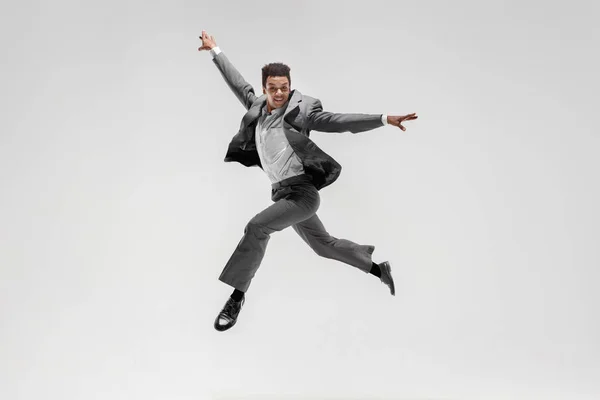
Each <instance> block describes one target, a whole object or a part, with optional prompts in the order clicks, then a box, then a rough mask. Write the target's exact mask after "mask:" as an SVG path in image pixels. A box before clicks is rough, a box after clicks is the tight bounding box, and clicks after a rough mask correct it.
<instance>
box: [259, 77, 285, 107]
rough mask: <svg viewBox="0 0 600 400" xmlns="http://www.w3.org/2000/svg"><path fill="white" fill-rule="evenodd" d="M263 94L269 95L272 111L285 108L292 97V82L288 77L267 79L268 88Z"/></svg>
mask: <svg viewBox="0 0 600 400" xmlns="http://www.w3.org/2000/svg"><path fill="white" fill-rule="evenodd" d="M263 94H266V95H267V102H268V103H269V107H270V108H271V109H275V108H279V107H281V106H283V105H284V104H285V102H286V101H287V100H288V98H289V97H290V82H289V81H288V78H287V76H269V77H267V87H266V88H264V87H263Z"/></svg>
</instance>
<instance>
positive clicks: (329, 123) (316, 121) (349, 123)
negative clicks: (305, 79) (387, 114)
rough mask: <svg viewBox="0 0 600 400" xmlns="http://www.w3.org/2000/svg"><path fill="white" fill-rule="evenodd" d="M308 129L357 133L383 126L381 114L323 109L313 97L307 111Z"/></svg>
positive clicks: (319, 102)
mask: <svg viewBox="0 0 600 400" xmlns="http://www.w3.org/2000/svg"><path fill="white" fill-rule="evenodd" d="M307 121H308V129H309V130H315V131H320V132H339V133H341V132H352V133H359V132H365V131H369V130H372V129H375V128H379V127H381V126H383V125H384V124H383V122H382V120H381V114H340V113H332V112H328V111H323V105H322V104H321V101H320V100H318V99H315V101H313V102H312V104H311V105H310V106H309V107H308V111H307Z"/></svg>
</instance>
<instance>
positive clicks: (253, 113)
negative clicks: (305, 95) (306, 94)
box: [243, 89, 302, 126]
mask: <svg viewBox="0 0 600 400" xmlns="http://www.w3.org/2000/svg"><path fill="white" fill-rule="evenodd" d="M301 102H302V93H300V92H299V91H298V90H296V89H294V90H292V93H291V96H290V98H289V100H288V104H287V107H286V109H285V112H284V113H283V118H285V117H286V116H287V115H288V114H289V113H290V112H292V111H293V110H294V109H295V108H296V107H298V106H299V104H300V103H301ZM266 104H267V95H266V94H263V95H262V96H260V97H259V98H257V99H256V101H255V102H254V104H253V105H252V107H250V109H249V110H248V112H247V113H246V115H245V116H244V119H243V121H244V125H245V126H249V125H250V124H251V123H252V122H253V121H254V120H256V119H257V118H258V117H259V116H260V113H261V110H262V109H263V107H264V106H265V105H266Z"/></svg>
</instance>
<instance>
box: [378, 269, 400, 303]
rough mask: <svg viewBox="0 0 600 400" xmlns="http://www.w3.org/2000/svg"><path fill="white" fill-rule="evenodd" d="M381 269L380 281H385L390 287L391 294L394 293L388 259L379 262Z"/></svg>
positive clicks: (393, 294)
mask: <svg viewBox="0 0 600 400" xmlns="http://www.w3.org/2000/svg"><path fill="white" fill-rule="evenodd" d="M379 269H380V270H381V278H380V279H381V282H383V283H385V284H386V285H387V286H388V287H389V288H390V293H392V296H395V295H396V288H395V286H394V278H392V266H391V265H390V263H389V262H388V261H384V262H382V263H381V264H379Z"/></svg>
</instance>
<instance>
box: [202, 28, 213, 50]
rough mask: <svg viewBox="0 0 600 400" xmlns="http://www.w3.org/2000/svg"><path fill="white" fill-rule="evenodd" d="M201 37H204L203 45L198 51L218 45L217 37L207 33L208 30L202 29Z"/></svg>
mask: <svg viewBox="0 0 600 400" xmlns="http://www.w3.org/2000/svg"><path fill="white" fill-rule="evenodd" d="M200 39H202V47H198V51H202V50H210V49H212V48H213V47H216V46H217V42H216V41H215V37H214V36H208V34H207V33H206V31H202V35H201V36H200Z"/></svg>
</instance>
